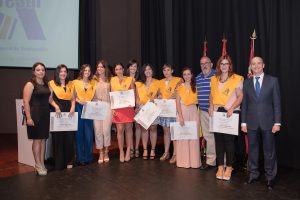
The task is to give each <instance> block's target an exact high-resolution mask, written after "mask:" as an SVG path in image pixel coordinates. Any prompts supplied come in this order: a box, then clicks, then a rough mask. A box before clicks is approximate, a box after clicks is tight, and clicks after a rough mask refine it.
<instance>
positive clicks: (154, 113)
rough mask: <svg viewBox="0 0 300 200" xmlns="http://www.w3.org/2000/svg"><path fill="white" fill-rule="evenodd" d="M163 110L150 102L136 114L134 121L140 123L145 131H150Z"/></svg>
mask: <svg viewBox="0 0 300 200" xmlns="http://www.w3.org/2000/svg"><path fill="white" fill-rule="evenodd" d="M160 112H161V109H160V108H159V107H157V106H156V105H155V104H154V103H152V102H150V101H148V103H146V104H145V105H144V106H143V107H142V108H141V109H140V110H139V112H138V114H136V116H135V117H134V120H135V121H136V122H137V123H139V124H140V125H141V126H142V127H144V129H146V130H148V128H149V127H150V126H151V124H152V123H153V122H154V120H155V119H156V118H157V117H158V116H159V114H160Z"/></svg>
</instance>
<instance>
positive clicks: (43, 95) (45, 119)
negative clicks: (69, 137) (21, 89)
mask: <svg viewBox="0 0 300 200" xmlns="http://www.w3.org/2000/svg"><path fill="white" fill-rule="evenodd" d="M33 85H34V89H33V92H32V95H31V98H30V102H29V105H30V115H31V118H32V120H33V122H34V126H27V135H28V139H47V138H48V137H49V123H50V107H49V96H50V93H51V92H50V90H49V87H48V85H47V84H44V85H40V84H35V83H33Z"/></svg>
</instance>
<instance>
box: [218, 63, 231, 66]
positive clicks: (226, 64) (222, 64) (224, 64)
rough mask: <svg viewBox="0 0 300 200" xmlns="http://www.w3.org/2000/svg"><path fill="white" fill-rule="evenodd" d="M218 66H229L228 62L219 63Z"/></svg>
mask: <svg viewBox="0 0 300 200" xmlns="http://www.w3.org/2000/svg"><path fill="white" fill-rule="evenodd" d="M220 66H229V63H220Z"/></svg>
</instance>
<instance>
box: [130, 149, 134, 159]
mask: <svg viewBox="0 0 300 200" xmlns="http://www.w3.org/2000/svg"><path fill="white" fill-rule="evenodd" d="M130 158H134V149H130Z"/></svg>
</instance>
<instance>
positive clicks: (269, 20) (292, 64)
mask: <svg viewBox="0 0 300 200" xmlns="http://www.w3.org/2000/svg"><path fill="white" fill-rule="evenodd" d="M165 1H167V0H164V1H148V0H142V7H141V13H142V18H141V19H142V29H141V31H142V59H143V61H147V62H150V63H152V64H154V65H155V66H161V65H162V62H164V61H166V57H164V56H166V55H167V54H168V53H169V52H165V51H166V50H167V49H168V48H167V46H166V45H167V44H166V42H165V38H168V37H171V38H172V48H171V54H172V60H171V61H170V60H168V62H169V63H172V64H173V66H174V68H175V74H176V75H180V72H181V69H182V68H183V67H185V66H190V67H191V68H192V69H193V71H194V72H195V73H196V74H197V73H198V72H200V67H199V59H200V57H201V56H202V51H203V41H204V38H205V37H206V39H207V42H208V45H207V46H208V56H209V57H211V59H212V61H213V62H214V63H216V62H217V59H218V58H219V56H220V55H221V48H222V38H223V35H225V37H226V39H227V40H228V42H227V52H228V54H229V55H230V56H231V57H232V59H233V62H234V70H235V72H236V73H238V74H241V75H244V76H245V77H246V74H247V70H248V62H249V52H250V40H249V37H250V35H251V34H252V32H253V30H254V29H255V30H256V33H257V35H258V38H257V39H256V41H255V55H257V56H261V57H263V59H264V61H265V64H266V66H265V72H266V73H268V74H271V75H274V76H277V77H278V78H279V81H280V86H281V96H282V127H281V132H280V134H278V136H277V137H276V141H277V153H278V158H279V164H280V165H285V166H290V167H295V168H300V159H299V155H298V152H300V134H298V124H297V123H299V122H297V120H298V117H297V115H298V114H299V113H300V109H299V107H298V106H297V102H300V97H299V95H298V93H297V92H299V89H298V75H299V74H300V66H299V61H298V58H299V57H298V56H299V50H298V48H300V39H299V36H300V12H299V9H300V1H298V0H288V1H286V0H249V1H240V0H173V1H172V6H170V7H165V8H164V7H163V6H164V2H165ZM164 12H171V13H172V19H171V20H170V19H168V18H165V16H164V14H163V13H164ZM165 20H167V21H165ZM169 23H171V24H172V26H171V28H172V30H171V31H169V32H168V31H166V30H167V26H166V24H169ZM166 32H168V33H170V34H171V35H166V34H165V33H166ZM158 58H159V59H158ZM157 70H159V71H161V69H160V68H157ZM160 75H161V73H160ZM159 78H161V76H160V77H159Z"/></svg>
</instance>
